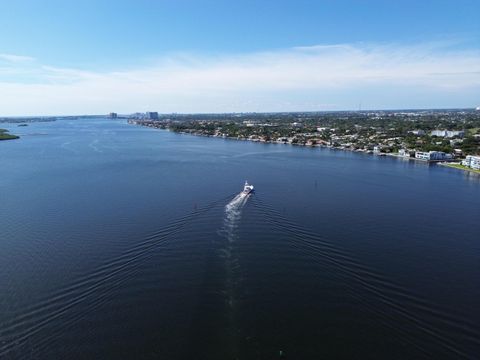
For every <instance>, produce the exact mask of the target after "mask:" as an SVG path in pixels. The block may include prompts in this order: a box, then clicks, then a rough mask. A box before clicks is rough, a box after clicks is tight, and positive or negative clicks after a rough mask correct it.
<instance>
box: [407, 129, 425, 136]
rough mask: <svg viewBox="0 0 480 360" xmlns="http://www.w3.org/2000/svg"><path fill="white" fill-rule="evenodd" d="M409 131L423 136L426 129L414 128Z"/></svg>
mask: <svg viewBox="0 0 480 360" xmlns="http://www.w3.org/2000/svg"><path fill="white" fill-rule="evenodd" d="M409 133H410V134H413V135H417V136H423V135H425V130H412V131H409Z"/></svg>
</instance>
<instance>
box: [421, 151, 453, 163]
mask: <svg viewBox="0 0 480 360" xmlns="http://www.w3.org/2000/svg"><path fill="white" fill-rule="evenodd" d="M415 159H419V160H426V161H442V160H451V159H452V155H451V154H446V153H444V152H443V151H428V152H424V151H417V152H416V153H415Z"/></svg>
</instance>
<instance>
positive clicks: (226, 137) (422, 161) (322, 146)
mask: <svg viewBox="0 0 480 360" xmlns="http://www.w3.org/2000/svg"><path fill="white" fill-rule="evenodd" d="M128 123H129V124H131V125H137V126H142V127H148V128H151V129H156V130H164V131H168V132H171V133H174V134H182V135H191V136H200V137H209V138H218V139H224V140H235V141H248V142H253V143H260V144H275V145H290V146H301V147H309V148H322V149H329V150H340V151H348V152H353V153H359V154H365V155H373V156H379V157H384V156H388V157H392V158H396V159H401V160H409V161H417V162H420V163H424V164H437V165H444V166H448V162H445V160H423V159H417V158H415V157H409V156H402V155H399V154H398V153H374V152H373V151H372V150H369V151H365V150H355V149H349V148H345V147H335V146H331V145H322V144H314V145H312V144H301V143H289V142H278V141H266V140H258V139H247V138H238V137H230V136H216V135H205V134H201V133H194V132H187V131H172V130H170V129H168V128H160V127H152V126H146V125H142V124H138V123H135V122H128ZM452 168H456V169H459V170H462V169H461V168H457V167H453V166H452ZM465 170H468V169H465ZM471 170H472V172H474V173H477V172H476V170H473V169H471ZM479 173H480V172H479Z"/></svg>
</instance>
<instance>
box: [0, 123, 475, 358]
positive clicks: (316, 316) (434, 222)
mask: <svg viewBox="0 0 480 360" xmlns="http://www.w3.org/2000/svg"><path fill="white" fill-rule="evenodd" d="M2 127H4V128H8V129H10V130H11V132H12V133H16V134H19V135H21V136H22V137H21V139H20V140H15V141H3V142H0V161H1V167H0V169H1V170H0V231H1V235H0V236H1V237H0V294H1V296H0V358H2V359H3V358H5V359H27V358H28V359H55V358H56V359H60V358H65V359H67V358H68V359H91V358H106V359H119V358H136V359H278V358H287V359H333V358H335V359H342V358H344V359H359V358H368V359H387V358H388V359H414V358H415V359H422V358H432V359H457V358H466V359H467V358H468V359H473V358H478V354H480V327H479V324H480V307H479V305H478V304H479V303H480V281H479V279H480V236H479V219H480V177H478V176H476V175H472V174H467V173H464V172H461V171H458V170H455V169H448V168H442V167H439V166H428V165H425V164H420V163H414V162H408V161H401V160H397V159H390V158H379V157H373V156H367V155H362V154H355V153H349V152H341V151H330V150H326V149H325V150H322V149H311V148H300V147H292V146H285V145H265V144H255V143H249V142H242V141H233V140H220V139H212V138H203V137H194V136H188V135H177V134H172V133H169V132H166V131H160V130H153V129H147V128H141V127H136V126H132V125H127V124H126V123H124V122H122V121H112V120H106V119H97V120H72V121H57V122H51V123H34V124H31V125H29V126H28V127H16V126H15V125H11V124H2ZM245 179H248V180H249V181H250V182H251V183H253V184H254V185H255V187H256V189H257V191H256V193H255V194H254V195H252V196H250V197H248V198H236V196H237V194H238V193H239V192H240V190H241V188H242V185H243V182H244V180H245Z"/></svg>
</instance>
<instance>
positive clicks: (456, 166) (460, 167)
mask: <svg viewBox="0 0 480 360" xmlns="http://www.w3.org/2000/svg"><path fill="white" fill-rule="evenodd" d="M438 165H441V166H445V167H449V168H451V169H457V170H463V171H467V172H470V173H473V174H477V175H480V170H475V169H471V168H468V167H466V166H464V165H462V164H459V163H444V162H442V163H438Z"/></svg>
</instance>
